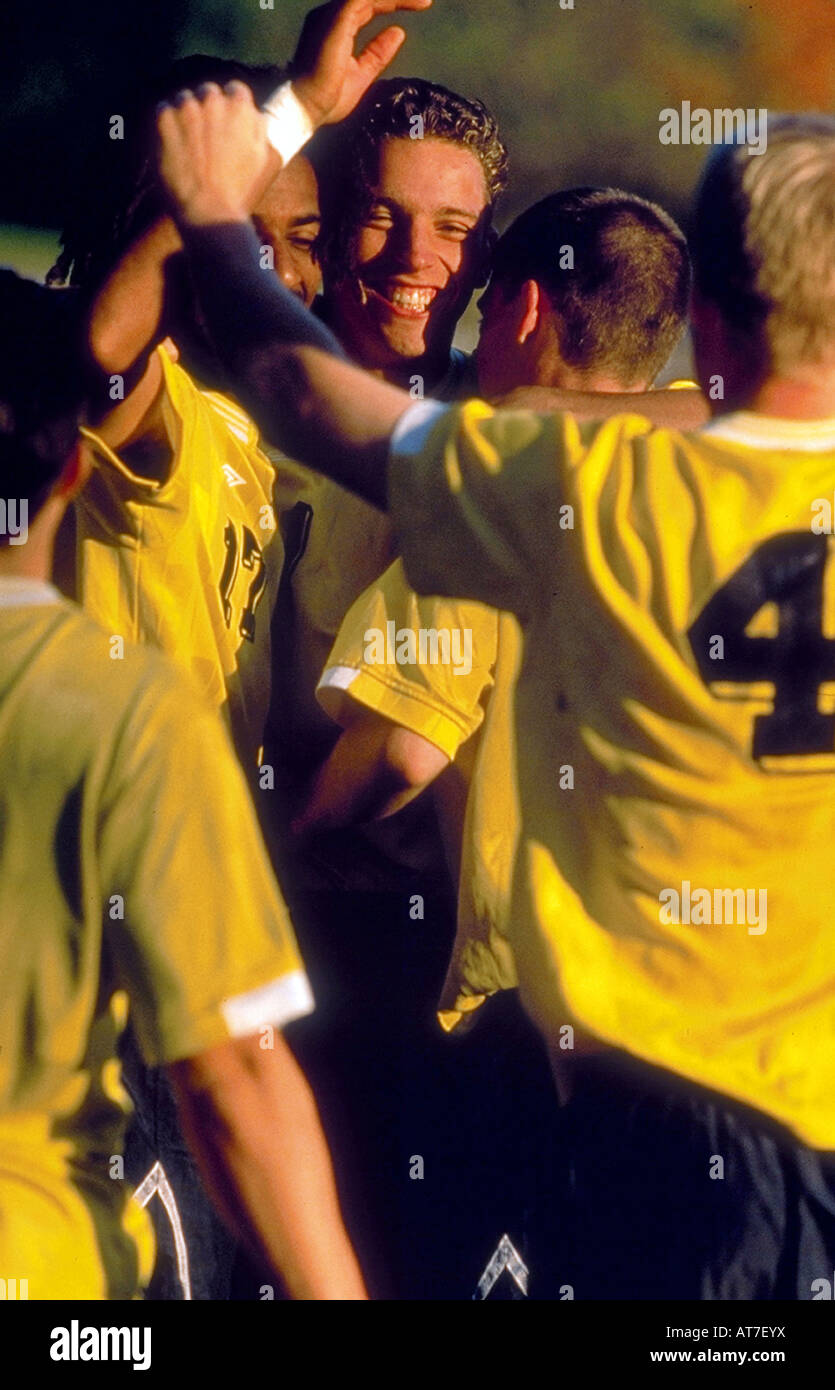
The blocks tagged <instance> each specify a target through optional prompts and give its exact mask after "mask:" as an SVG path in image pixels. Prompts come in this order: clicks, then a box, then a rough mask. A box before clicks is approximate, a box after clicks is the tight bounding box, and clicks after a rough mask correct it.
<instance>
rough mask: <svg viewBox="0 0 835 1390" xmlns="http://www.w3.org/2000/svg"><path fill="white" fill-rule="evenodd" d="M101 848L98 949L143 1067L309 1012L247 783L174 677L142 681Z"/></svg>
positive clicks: (206, 716)
mask: <svg viewBox="0 0 835 1390" xmlns="http://www.w3.org/2000/svg"><path fill="white" fill-rule="evenodd" d="M154 670H155V672H157V671H158V670H159V668H158V667H157V666H156V664H155V667H154ZM98 842H99V860H100V864H101V873H102V880H101V881H102V884H106V885H108V892H109V893H110V894H111V896H110V898H109V900H108V901H105V903H104V916H105V921H104V942H105V950H106V951H109V952H110V955H111V959H112V961H113V968H114V973H115V977H116V980H117V982H118V985H119V987H121V988H123V989H125V990H126V992H127V994H128V996H129V998H130V1002H131V1008H132V1014H133V1019H134V1023H135V1027H136V1031H137V1036H138V1039H139V1042H140V1045H141V1047H142V1050H143V1053H144V1054H145V1057H146V1059H147V1060H148V1062H149V1063H150V1064H153V1065H158V1064H160V1063H166V1062H172V1061H176V1060H177V1059H178V1058H181V1057H187V1056H191V1055H194V1054H195V1053H197V1052H202V1051H204V1050H205V1049H206V1048H209V1047H212V1046H214V1045H216V1044H218V1043H221V1042H225V1041H227V1040H228V1039H229V1038H232V1037H243V1036H247V1035H249V1034H252V1033H256V1032H258V1031H259V1029H260V1028H262V1027H263V1026H265V1025H267V1024H270V1025H272V1026H274V1027H279V1028H280V1027H282V1026H283V1025H284V1024H285V1023H288V1022H289V1021H290V1020H291V1019H293V1018H296V1017H299V1016H300V1015H302V1014H305V1013H308V1012H310V1010H311V1008H312V1004H313V1001H312V996H311V992H310V987H309V984H308V981H307V977H306V975H305V973H304V969H303V967H302V962H301V958H300V956H299V952H298V948H297V945H296V941H295V937H294V934H293V929H292V926H291V923H290V919H289V915H288V912H287V908H286V906H285V904H284V902H283V900H282V898H281V895H280V893H279V890H278V887H277V885H276V882H275V879H274V877H273V874H272V870H271V868H270V865H269V862H268V859H267V854H266V850H265V848H264V845H263V841H262V839H261V834H260V830H259V828H258V825H257V821H256V817H255V812H254V809H253V807H252V804H251V801H250V797H249V793H248V791H247V788H246V784H245V781H244V777H243V773H242V772H241V770H240V768H239V766H238V764H237V762H236V760H235V757H234V755H233V753H232V750H231V747H230V744H229V742H228V739H227V737H226V734H225V731H224V730H223V728H222V726H221V723H220V720H219V718H218V716H217V715H216V714H215V712H214V711H213V710H212V709H211V708H210V707H209V706H208V705H205V704H204V703H203V701H202V700H201V699H200V698H199V697H197V696H196V695H194V694H193V693H192V692H191V689H190V687H189V686H188V685H187V684H186V683H184V682H183V681H182V680H181V679H180V678H175V677H174V676H173V675H172V676H171V677H169V678H168V680H167V682H166V683H165V684H161V683H160V682H159V680H155V681H154V683H153V684H152V685H151V684H149V687H148V689H147V691H146V692H145V693H144V694H143V695H142V697H141V698H140V700H139V701H138V703H137V705H136V707H135V709H134V711H133V713H132V715H131V717H130V718H129V720H128V721H127V722H126V725H125V728H124V731H123V734H122V736H121V739H120V741H119V745H118V750H117V753H116V754H115V756H114V765H113V767H112V769H111V772H110V774H109V776H108V778H107V782H106V785H105V787H104V789H103V793H102V799H101V802H100V816H99V826H98ZM111 885H112V887H111Z"/></svg>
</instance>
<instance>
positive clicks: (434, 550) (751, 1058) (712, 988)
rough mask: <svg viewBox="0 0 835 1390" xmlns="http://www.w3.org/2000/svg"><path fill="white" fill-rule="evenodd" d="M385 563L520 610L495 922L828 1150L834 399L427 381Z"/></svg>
mask: <svg viewBox="0 0 835 1390" xmlns="http://www.w3.org/2000/svg"><path fill="white" fill-rule="evenodd" d="M389 487H390V497H391V500H392V508H393V516H394V519H395V521H396V523H397V527H398V533H399V537H400V543H401V547H402V553H403V557H404V561H405V566H406V573H407V575H408V577H409V579H410V581H411V582H412V583H413V584H414V585H415V587H416V588H417V589H418V590H419V591H421V592H433V593H457V594H460V595H463V596H465V597H467V598H470V599H473V600H477V601H479V602H482V603H489V604H492V605H493V606H494V607H498V608H502V609H508V610H510V611H512V612H514V613H515V614H516V615H517V617H518V618H519V619H520V621H521V623H522V627H523V632H524V651H523V658H522V666H521V672H520V676H519V680H518V684H517V689H516V699H515V724H516V767H517V780H518V793H519V804H520V808H521V815H522V827H521V835H520V847H519V852H518V854H517V857H516V864H515V868H514V882H513V906H512V911H511V917H510V923H511V925H510V939H511V945H512V948H513V954H514V957H515V960H516V966H517V970H518V974H519V982H520V987H521V990H522V995H523V999H524V1001H525V1003H526V1005H527V1007H528V1010H529V1012H530V1013H531V1015H532V1017H533V1018H534V1020H535V1022H536V1023H537V1024H538V1026H539V1027H540V1029H541V1031H542V1032H543V1034H544V1035H545V1038H546V1040H547V1041H548V1042H549V1043H552V1044H555V1043H556V1044H558V1043H559V1041H560V1036H561V1029H562V1028H563V1027H564V1025H566V1024H568V1025H574V1024H579V1025H580V1026H581V1027H582V1028H584V1029H586V1030H588V1031H589V1032H590V1033H592V1034H593V1035H595V1036H596V1037H597V1038H599V1039H601V1040H602V1041H603V1042H606V1043H608V1044H610V1045H612V1046H615V1047H621V1048H624V1049H626V1050H627V1051H629V1052H632V1053H634V1054H635V1055H637V1056H639V1057H642V1058H644V1059H646V1060H647V1061H649V1062H651V1063H654V1064H656V1065H659V1066H663V1067H666V1068H669V1069H671V1070H673V1071H674V1072H677V1073H679V1074H680V1075H682V1076H684V1077H688V1078H690V1079H691V1080H693V1081H695V1082H697V1083H700V1084H702V1085H705V1086H709V1087H712V1088H714V1089H716V1090H718V1091H720V1092H724V1093H725V1094H727V1095H730V1096H732V1097H735V1098H737V1099H739V1100H740V1101H743V1102H745V1103H747V1104H750V1105H753V1106H755V1107H758V1108H759V1109H760V1110H762V1111H764V1112H766V1113H768V1114H770V1115H772V1116H774V1117H775V1118H776V1119H778V1120H780V1121H781V1122H782V1123H784V1124H785V1125H786V1126H788V1127H789V1128H790V1129H791V1130H793V1131H794V1133H796V1134H797V1135H798V1136H799V1137H800V1138H801V1139H802V1140H804V1141H805V1142H807V1143H809V1144H812V1145H814V1146H817V1147H820V1148H824V1149H826V1148H835V1100H833V1094H835V1091H833V1082H835V985H834V984H833V981H832V966H831V947H830V933H831V924H830V917H831V913H830V910H829V905H828V901H827V900H826V898H825V895H824V894H822V893H821V892H819V891H818V887H817V885H819V884H820V883H823V882H825V881H826V874H827V870H828V866H829V863H830V859H831V844H832V838H833V831H834V830H835V655H834V654H835V647H833V641H835V606H833V595H835V588H834V587H833V583H834V582H835V570H834V569H833V565H832V541H831V537H830V532H831V528H832V499H833V491H835V421H819V422H786V421H778V420H767V419H765V418H763V417H760V416H753V415H746V414H739V415H731V416H727V417H725V418H722V419H720V420H718V421H715V422H713V423H712V424H710V425H708V426H706V427H705V428H703V429H701V430H698V431H694V432H693V433H689V434H679V433H677V432H674V431H668V430H657V429H654V428H653V427H652V426H651V425H650V424H649V422H648V421H646V420H645V419H643V418H640V417H638V416H629V415H627V416H621V417H618V418H616V419H613V420H610V421H607V422H605V423H604V424H602V425H601V424H594V423H590V424H579V423H578V422H577V421H575V420H573V419H572V418H571V417H570V416H564V415H554V416H544V415H537V414H535V413H533V412H529V411H519V412H498V413H497V412H494V411H493V410H491V408H490V407H489V406H487V405H485V404H484V403H482V402H478V401H475V402H468V403H467V404H466V405H464V406H462V407H452V408H449V407H443V406H439V405H436V406H433V405H431V404H430V403H428V402H427V403H425V404H424V405H423V406H421V407H420V408H417V407H415V408H413V409H412V410H410V411H408V412H407V413H406V415H405V416H404V417H403V420H402V421H401V423H400V425H399V426H398V429H397V431H396V433H395V440H394V443H393V448H392V461H391V466H390V480H389Z"/></svg>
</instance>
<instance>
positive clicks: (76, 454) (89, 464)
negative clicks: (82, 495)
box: [53, 439, 93, 502]
mask: <svg viewBox="0 0 835 1390" xmlns="http://www.w3.org/2000/svg"><path fill="white" fill-rule="evenodd" d="M92 471H93V460H92V456H91V454H90V450H89V449H88V448H87V445H86V444H85V443H84V440H83V439H78V440H77V441H76V443H75V446H74V448H73V450H72V453H71V454H70V455H69V456H68V458H67V461H66V463H65V464H64V467H63V468H62V469H61V472H60V474H59V475H58V480H57V482H56V484H55V487H54V488H53V493H54V494H55V496H56V497H57V498H59V499H60V500H61V501H62V502H71V501H72V499H73V497H75V496H76V494H77V493H79V492H80V491H81V489H82V488H83V486H84V484H85V483H86V481H87V479H88V478H89V476H90V474H91V472H92Z"/></svg>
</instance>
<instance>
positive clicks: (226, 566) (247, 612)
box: [218, 521, 267, 642]
mask: <svg viewBox="0 0 835 1390" xmlns="http://www.w3.org/2000/svg"><path fill="white" fill-rule="evenodd" d="M241 534H242V537H243V547H242V548H241V547H239V545H238V537H237V533H236V531H235V527H234V526H233V524H232V522H231V521H227V523H226V527H225V529H224V532H223V544H224V546H225V547H226V558H225V559H224V562H223V572H222V574H221V576H220V584H219V585H218V587H219V589H220V601H221V603H222V605H223V620H224V622H225V623H226V626H227V627H231V625H232V590H233V588H234V587H235V579H236V578H237V574H238V563H239V562H240V564H241V566H242V568H243V569H245V570H254V571H255V575H254V578H253V580H252V583H251V584H250V586H249V593H248V594H247V599H246V607H245V608H244V610H243V612H242V613H241V621H240V628H239V630H240V634H241V636H242V637H245V638H246V640H247V642H254V641H255V610H256V608H257V607H258V603H259V601H260V598H261V595H262V593H263V591H264V585H265V584H266V582H267V570H266V566H265V565H264V554H263V551H262V550H261V547H260V545H259V544H258V542H257V540H256V539H255V536H254V535H253V533H252V531H250V529H249V527H248V526H242V527H241Z"/></svg>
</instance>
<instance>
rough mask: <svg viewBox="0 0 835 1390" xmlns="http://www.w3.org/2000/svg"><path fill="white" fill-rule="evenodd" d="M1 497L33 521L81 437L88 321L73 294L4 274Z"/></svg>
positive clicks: (0, 282) (0, 307)
mask: <svg viewBox="0 0 835 1390" xmlns="http://www.w3.org/2000/svg"><path fill="white" fill-rule="evenodd" d="M0 322H2V324H3V332H2V335H0V494H2V496H3V497H6V498H9V497H19V498H24V497H25V498H26V499H27V500H28V507H29V513H30V515H33V514H34V513H35V512H36V511H37V510H38V508H39V507H40V506H41V505H42V504H43V502H44V501H45V500H46V497H47V495H48V493H49V491H50V489H51V488H52V486H53V484H54V483H55V481H56V479H57V478H58V476H59V475H60V473H61V470H62V468H63V467H64V464H65V463H66V461H67V458H68V457H69V455H70V453H71V452H72V449H73V447H74V445H75V442H76V439H77V436H78V417H79V414H80V412H81V408H82V406H83V403H84V395H85V381H84V365H83V364H84V355H83V350H82V315H81V312H80V305H79V302H78V296H77V295H76V294H74V293H73V292H72V291H71V290H48V289H46V288H45V287H44V286H43V285H36V284H35V283H34V281H32V280H24V279H21V277H20V276H19V275H16V274H15V272H14V271H13V270H7V269H5V268H2V269H0Z"/></svg>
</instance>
